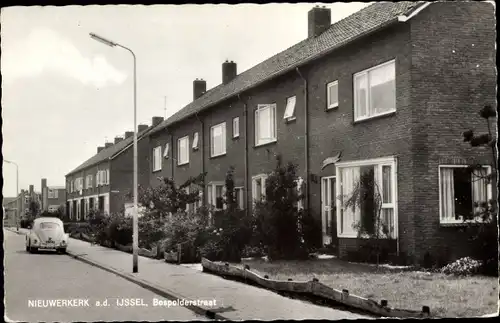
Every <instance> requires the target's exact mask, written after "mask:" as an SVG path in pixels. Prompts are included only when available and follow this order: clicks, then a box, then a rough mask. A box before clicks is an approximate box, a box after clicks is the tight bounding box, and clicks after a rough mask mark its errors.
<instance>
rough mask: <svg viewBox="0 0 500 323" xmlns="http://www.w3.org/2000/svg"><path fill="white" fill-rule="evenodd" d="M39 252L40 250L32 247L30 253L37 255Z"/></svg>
mask: <svg viewBox="0 0 500 323" xmlns="http://www.w3.org/2000/svg"><path fill="white" fill-rule="evenodd" d="M37 252H38V248H35V247H30V253H37Z"/></svg>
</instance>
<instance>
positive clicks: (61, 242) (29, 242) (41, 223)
mask: <svg viewBox="0 0 500 323" xmlns="http://www.w3.org/2000/svg"><path fill="white" fill-rule="evenodd" d="M29 229H30V231H29V233H28V235H26V251H29V252H31V253H34V252H37V251H38V250H40V249H47V250H55V251H58V252H61V253H65V252H66V248H67V247H68V241H69V235H68V234H67V233H65V232H64V225H63V222H62V221H61V219H59V218H54V217H52V218H51V217H41V218H37V219H35V220H34V221H33V224H32V225H31V226H30V227H29Z"/></svg>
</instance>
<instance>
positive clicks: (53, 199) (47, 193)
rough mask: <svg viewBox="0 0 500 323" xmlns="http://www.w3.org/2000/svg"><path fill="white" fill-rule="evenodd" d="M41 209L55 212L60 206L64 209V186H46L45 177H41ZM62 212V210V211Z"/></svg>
mask: <svg viewBox="0 0 500 323" xmlns="http://www.w3.org/2000/svg"><path fill="white" fill-rule="evenodd" d="M41 193H42V197H41V199H42V205H41V208H42V211H48V212H51V213H52V212H57V211H58V210H59V209H60V208H62V209H63V210H64V208H65V206H66V187H64V186H47V179H46V178H42V183H41ZM63 212H64V211H63Z"/></svg>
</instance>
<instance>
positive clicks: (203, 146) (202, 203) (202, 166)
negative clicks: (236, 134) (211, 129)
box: [195, 112, 205, 206]
mask: <svg viewBox="0 0 500 323" xmlns="http://www.w3.org/2000/svg"><path fill="white" fill-rule="evenodd" d="M195 116H196V119H198V121H199V122H200V125H201V136H200V135H198V145H199V147H200V149H201V172H202V173H203V174H204V173H205V123H204V122H203V121H202V120H201V119H200V117H199V116H198V112H195ZM200 137H201V138H200ZM203 183H205V178H203ZM201 205H203V206H205V185H203V195H202V201H201Z"/></svg>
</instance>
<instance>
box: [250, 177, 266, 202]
mask: <svg viewBox="0 0 500 323" xmlns="http://www.w3.org/2000/svg"><path fill="white" fill-rule="evenodd" d="M266 179H267V175H265V174H261V175H257V176H254V177H252V198H253V200H254V201H261V200H262V199H264V198H265V196H266Z"/></svg>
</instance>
